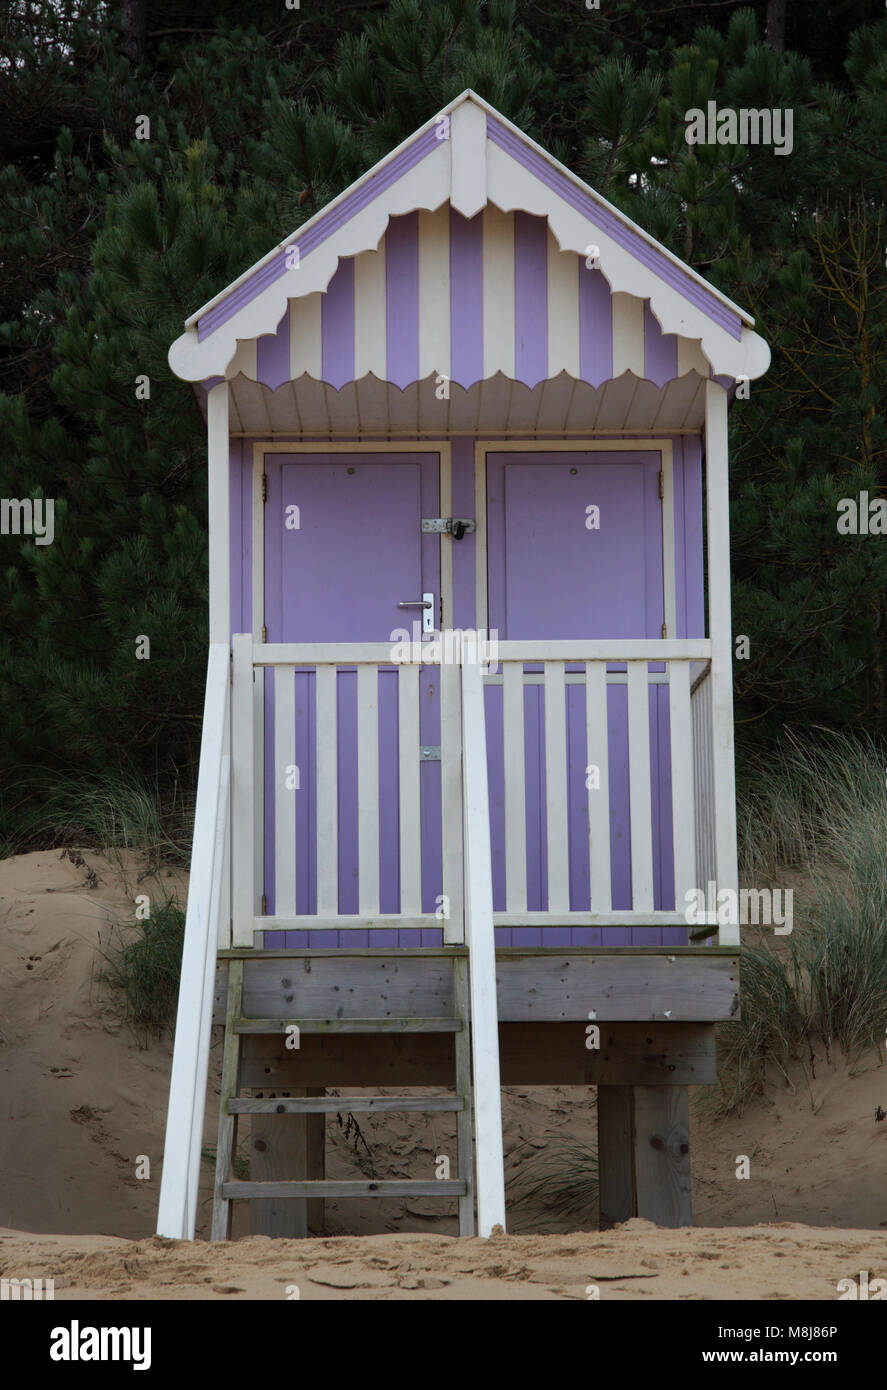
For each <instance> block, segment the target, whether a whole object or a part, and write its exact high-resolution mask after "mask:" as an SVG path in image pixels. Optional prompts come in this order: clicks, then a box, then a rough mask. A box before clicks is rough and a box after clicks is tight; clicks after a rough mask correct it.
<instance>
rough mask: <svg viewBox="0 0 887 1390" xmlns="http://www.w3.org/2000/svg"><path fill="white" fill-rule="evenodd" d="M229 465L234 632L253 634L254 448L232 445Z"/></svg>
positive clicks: (239, 442)
mask: <svg viewBox="0 0 887 1390" xmlns="http://www.w3.org/2000/svg"><path fill="white" fill-rule="evenodd" d="M230 461H231V477H230V483H229V498H230V507H231V550H230V555H231V632H232V633H235V632H252V626H253V598H252V593H253V583H252V580H253V569H252V554H253V519H252V448H251V447H250V446H247V444H246V441H244V440H242V439H232V440H231V441H230Z"/></svg>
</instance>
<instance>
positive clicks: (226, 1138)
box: [211, 958, 475, 1240]
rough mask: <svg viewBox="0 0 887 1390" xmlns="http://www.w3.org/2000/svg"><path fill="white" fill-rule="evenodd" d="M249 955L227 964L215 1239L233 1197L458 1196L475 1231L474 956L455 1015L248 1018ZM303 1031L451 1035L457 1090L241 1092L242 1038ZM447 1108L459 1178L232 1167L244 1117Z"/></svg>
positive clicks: (462, 978)
mask: <svg viewBox="0 0 887 1390" xmlns="http://www.w3.org/2000/svg"><path fill="white" fill-rule="evenodd" d="M243 965H244V962H243V960H242V959H230V960H229V962H228V996H227V1008H226V1015H225V1041H224V1048H223V1053H222V1080H221V1095H220V1100H219V1138H218V1146H217V1149H216V1174H215V1185H214V1190H213V1216H212V1230H211V1239H212V1240H227V1239H229V1238H230V1234H231V1216H232V1211H231V1203H232V1202H235V1201H241V1200H258V1199H263V1198H264V1199H269V1198H270V1199H274V1200H279V1199H287V1198H303V1199H311V1198H324V1197H410V1196H416V1197H442V1196H448V1197H453V1198H456V1199H457V1200H458V1211H459V1234H460V1236H464V1235H468V1236H470V1235H473V1234H474V1229H475V1226H474V1161H473V1152H472V1149H473V1146H472V1120H471V1066H472V1062H471V1041H470V1030H469V1025H468V1012H469V1006H468V974H467V961H466V960H465V959H464V958H462V959H454V961H453V970H454V986H455V988H454V999H455V1008H454V1016H453V1017H451V1018H410V1019H407V1018H348V1019H345V1018H335V1019H298V1018H294V1019H255V1018H245V1017H244V1016H243V1008H242V1005H243ZM293 1024H295V1025H297V1026H298V1028H299V1030H300V1033H312V1032H313V1033H325V1034H332V1033H356V1034H370V1033H452V1034H454V1051H455V1076H454V1085H453V1091H454V1094H453V1095H433V1096H347V1095H345V1096H342V1095H337V1096H298V1097H281V1096H275V1097H272V1098H271V1099H265V1098H264V1097H263V1098H261V1099H252V1098H249V1097H244V1096H241V1095H240V1061H241V1048H240V1039H241V1037H242V1036H243V1035H244V1034H246V1033H249V1034H256V1033H263V1034H278V1033H284V1032H286V1030H287V1029H288V1028H290V1027H292V1025H293ZM385 1111H389V1112H393V1111H402V1112H403V1111H409V1112H432V1111H446V1112H450V1113H454V1114H455V1115H456V1146H457V1170H458V1171H457V1176H456V1177H455V1178H451V1179H444V1178H441V1179H437V1180H435V1179H432V1180H419V1179H409V1180H400V1179H397V1180H374V1179H360V1180H357V1181H351V1180H349V1181H341V1180H339V1181H334V1180H331V1181H326V1180H319V1181H318V1180H310V1179H308V1180H304V1181H303V1180H299V1179H293V1180H282V1181H278V1182H249V1181H238V1180H237V1179H235V1177H234V1175H233V1172H232V1167H233V1161H234V1154H235V1152H236V1146H237V1128H238V1121H239V1117H240V1116H241V1115H310V1114H315V1115H316V1114H336V1113H338V1112H347V1113H351V1114H361V1113H363V1114H366V1113H374V1112H385Z"/></svg>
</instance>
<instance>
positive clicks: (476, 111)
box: [450, 101, 487, 217]
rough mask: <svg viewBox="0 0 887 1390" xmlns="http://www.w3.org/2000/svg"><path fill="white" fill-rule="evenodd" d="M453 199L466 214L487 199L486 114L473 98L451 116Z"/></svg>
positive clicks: (468, 214) (472, 211)
mask: <svg viewBox="0 0 887 1390" xmlns="http://www.w3.org/2000/svg"><path fill="white" fill-rule="evenodd" d="M450 201H451V203H452V204H453V207H454V208H455V209H456V211H457V212H461V214H462V216H463V217H474V216H475V214H476V213H478V212H480V210H481V208H482V207H483V206H484V203H485V202H486V201H487V116H486V112H485V111H482V110H481V108H480V107H479V106H475V104H474V102H473V101H465V102H463V103H462V105H461V106H457V107H456V109H455V111H454V112H453V114H452V116H451V117H450Z"/></svg>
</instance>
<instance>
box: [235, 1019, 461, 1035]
mask: <svg viewBox="0 0 887 1390" xmlns="http://www.w3.org/2000/svg"><path fill="white" fill-rule="evenodd" d="M294 1025H295V1026H296V1027H297V1028H298V1030H299V1032H300V1033H461V1032H462V1020H461V1018H238V1019H236V1020H235V1023H234V1031H235V1033H285V1032H286V1030H287V1028H292V1027H293V1026H294Z"/></svg>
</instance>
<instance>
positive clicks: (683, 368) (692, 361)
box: [678, 337, 708, 378]
mask: <svg viewBox="0 0 887 1390" xmlns="http://www.w3.org/2000/svg"><path fill="white" fill-rule="evenodd" d="M692 371H697V372H698V373H699V375H700V376H704V377H706V378H708V360H707V359H706V356H705V353H704V352H703V351H702V346H701V344H700V343H699V341H698V340H697V339H696V338H680V337H679V338H678V376H683V375H684V373H685V372H692Z"/></svg>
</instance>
